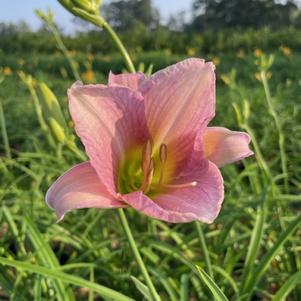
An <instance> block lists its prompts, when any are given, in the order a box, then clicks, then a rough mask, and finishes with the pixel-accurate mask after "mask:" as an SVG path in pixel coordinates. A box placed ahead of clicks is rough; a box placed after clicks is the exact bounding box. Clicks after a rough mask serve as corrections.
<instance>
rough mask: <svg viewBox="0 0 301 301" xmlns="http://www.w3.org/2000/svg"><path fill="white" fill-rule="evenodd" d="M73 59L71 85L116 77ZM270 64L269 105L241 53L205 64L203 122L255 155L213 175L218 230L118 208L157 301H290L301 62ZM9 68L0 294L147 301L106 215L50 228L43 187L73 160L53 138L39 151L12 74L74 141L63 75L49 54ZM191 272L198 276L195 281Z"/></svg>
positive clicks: (158, 56)
mask: <svg viewBox="0 0 301 301" xmlns="http://www.w3.org/2000/svg"><path fill="white" fill-rule="evenodd" d="M72 55H73V58H74V59H75V60H76V61H77V63H78V65H79V72H80V74H81V75H82V74H83V73H85V72H86V68H87V67H86V66H85V64H84V62H86V61H87V59H90V60H91V61H92V67H93V70H94V71H96V72H95V76H96V78H95V79H94V81H97V82H103V83H105V82H106V76H107V74H108V71H109V70H110V67H111V66H112V68H113V70H114V72H119V71H121V70H123V69H124V63H123V62H122V60H121V58H120V56H118V55H115V54H113V55H110V56H109V57H105V56H103V55H101V54H99V55H96V56H95V55H94V56H92V57H91V54H89V55H86V54H85V53H81V52H76V53H75V54H72ZM273 55H274V62H273V64H272V65H271V66H270V67H269V69H268V70H265V72H266V76H267V84H268V87H269V90H270V91H269V92H270V94H271V95H270V97H271V102H270V103H267V101H266V98H265V97H266V94H265V90H264V87H263V82H262V78H261V77H260V71H261V72H262V70H259V67H258V65H256V64H255V62H256V61H257V60H258V59H257V58H256V57H255V56H254V55H253V54H252V53H245V55H244V57H241V55H239V56H237V55H236V54H235V53H233V52H232V53H231V52H228V53H222V54H220V55H217V54H214V55H213V54H212V55H210V56H211V58H214V59H216V58H218V59H219V60H220V64H219V65H217V116H216V118H215V120H214V124H216V125H221V126H226V127H229V128H231V129H233V130H240V129H241V130H247V131H248V132H249V134H250V135H251V136H252V140H253V149H254V150H255V152H256V157H254V158H250V159H247V160H245V162H243V163H239V164H235V165H229V166H226V167H225V168H223V169H222V173H223V176H224V179H225V186H226V198H225V202H224V205H223V209H222V212H221V215H220V217H219V218H218V220H217V221H216V222H215V223H214V224H213V225H200V224H182V225H169V224H166V223H163V222H160V221H156V220H151V219H149V218H146V217H145V216H142V215H140V214H138V213H136V212H134V211H133V210H130V209H129V210H127V214H128V216H129V221H130V226H131V228H132V229H133V232H134V238H135V240H136V243H137V244H138V246H139V247H140V250H141V254H142V257H143V260H144V262H145V263H146V265H147V268H148V270H149V271H150V273H151V277H152V280H153V282H154V284H155V286H156V288H157V290H158V292H159V293H160V295H161V298H162V300H172V301H176V300H189V298H190V299H192V298H194V299H196V300H205V301H206V300H212V298H213V297H212V292H213V293H214V294H215V295H216V296H219V298H223V297H222V296H223V295H225V296H227V298H228V299H229V300H251V299H252V298H253V299H257V300H263V299H268V300H269V299H273V298H274V299H275V300H281V299H282V300H284V298H289V299H288V300H296V301H297V300H299V299H300V296H301V295H300V273H299V270H300V268H301V265H300V264H301V262H300V247H299V245H298V244H299V237H300V218H298V217H297V215H298V214H299V212H300V201H301V198H300V195H299V194H300V187H301V186H300V180H301V176H300V175H301V170H300V166H301V159H300V151H301V144H300V141H301V131H300V126H299V121H300V111H301V106H300V103H301V99H300V93H299V92H300V78H301V74H300V68H299V66H300V64H301V55H300V54H299V53H298V52H296V51H293V53H292V54H290V55H285V54H283V53H282V52H280V51H275V52H273ZM267 57H268V55H267ZM134 58H135V65H136V66H138V65H139V62H144V64H140V67H139V68H140V69H143V68H145V69H147V66H149V65H150V63H153V64H154V71H156V70H158V69H160V68H163V67H164V66H166V65H169V64H171V63H173V62H176V61H179V60H180V59H182V58H184V55H172V54H170V53H168V52H164V53H162V52H152V53H141V54H139V55H135V56H134ZM20 59H21V57H20V56H19V57H18V55H16V54H9V55H5V56H4V55H2V56H0V60H1V65H2V66H7V67H10V68H11V70H12V74H11V75H5V79H4V81H3V82H2V83H1V89H0V98H1V103H2V107H3V114H4V116H5V124H6V132H7V137H8V141H9V148H10V151H11V157H12V158H9V156H8V155H7V152H6V148H5V144H4V143H3V140H2V136H1V140H0V152H1V157H0V173H1V175H2V177H1V185H0V199H1V205H2V207H1V210H0V245H1V248H0V253H1V258H0V262H1V263H0V286H1V290H0V294H1V296H10V297H11V298H15V299H16V298H17V297H18V298H19V300H30V299H32V298H34V296H35V298H36V300H39V298H40V299H41V300H50V301H51V300H53V301H54V300H58V298H59V296H60V295H59V294H60V292H61V291H62V290H65V288H66V285H68V287H69V289H70V290H72V294H73V295H74V298H75V300H87V299H88V295H89V292H90V296H92V295H91V292H92V291H93V292H94V297H95V298H96V297H97V296H108V295H106V293H109V294H110V293H112V294H113V295H114V294H118V292H120V293H121V294H122V295H124V296H127V297H128V298H132V299H134V300H141V299H142V298H143V295H144V296H145V297H144V298H146V299H147V298H148V296H149V291H148V289H147V287H146V285H145V281H144V279H143V277H142V275H141V274H140V272H139V268H138V266H137V264H136V262H135V260H134V259H133V256H132V255H131V254H132V253H131V251H130V247H129V244H128V242H127V239H126V237H125V235H124V232H123V228H122V226H121V224H120V221H119V219H118V216H117V213H116V212H115V211H114V210H106V211H105V210H98V209H89V210H85V209H84V210H78V211H75V212H72V213H69V214H67V215H66V218H65V219H64V221H63V222H61V223H60V224H56V223H55V215H54V213H53V211H52V210H51V209H49V208H48V207H47V206H46V205H45V202H44V195H45V192H46V190H47V188H48V187H49V185H50V184H51V183H52V182H53V181H54V180H55V179H56V178H57V176H59V175H60V174H61V173H62V172H64V171H65V170H67V169H68V168H69V167H70V166H72V165H73V164H75V163H77V162H79V161H81V160H83V159H80V158H79V157H80V156H77V154H76V153H74V151H73V150H72V149H70V148H69V147H68V146H67V145H66V144H62V143H60V142H59V141H57V140H55V139H54V141H55V143H56V147H51V146H50V145H49V142H48V140H47V138H46V136H45V134H44V132H43V131H42V129H41V127H40V125H39V123H38V121H37V117H36V116H37V115H36V111H35V105H34V104H35V103H34V102H33V101H32V100H33V98H32V97H33V95H34V94H31V93H30V91H29V90H28V88H27V86H26V85H25V84H24V83H23V82H22V81H21V78H20V77H19V76H17V75H16V72H17V71H18V70H20V69H22V70H24V72H26V73H27V74H28V73H31V74H32V78H31V82H30V83H31V84H32V87H33V89H34V90H35V91H36V96H37V98H38V100H39V101H40V103H41V105H42V107H43V106H44V105H43V101H45V107H47V105H48V107H47V108H48V109H47V110H45V109H44V108H43V112H42V113H43V117H44V118H45V120H46V123H47V126H50V123H48V121H47V120H48V119H47V116H48V115H47V114H50V115H51V114H53V117H55V118H56V119H57V120H58V122H60V124H61V126H62V127H65V126H66V125H65V122H64V120H66V121H67V126H68V128H69V131H70V132H69V133H68V135H72V134H73V133H72V128H71V127H70V123H69V121H70V118H69V116H68V110H67V103H66V90H67V88H68V87H69V86H70V85H71V83H72V82H73V81H74V77H73V74H72V71H71V70H70V69H69V68H70V66H69V64H68V61H67V60H66V59H65V58H64V57H63V55H62V54H60V53H56V54H52V55H48V54H43V53H41V54H38V55H33V54H30V53H29V54H25V53H23V54H22V59H23V60H24V62H22V65H19V63H18V60H20ZM143 66H145V67H143ZM61 68H65V69H66V73H64V72H61ZM3 70H4V69H3ZM231 70H232V71H231ZM257 72H259V76H257V75H258V74H257ZM268 72H271V75H269V76H271V77H269V76H268V75H267V74H268ZM256 74H257V75H256ZM25 78H27V79H28V80H29V79H30V77H28V75H27V77H25ZM39 82H40V83H41V82H44V83H47V87H46V86H45V85H44V84H38V83H39ZM16 87H18V89H16ZM40 88H41V89H40ZM50 89H51V90H50ZM40 90H41V91H40ZM44 98H45V99H44ZM47 101H48V102H47ZM232 105H234V107H235V108H236V111H234V110H233V106H232ZM270 105H272V106H273V110H274V113H273V114H276V116H277V118H276V119H277V120H278V122H280V129H281V131H282V132H283V134H284V136H285V144H284V151H285V154H286V155H287V156H288V158H289V160H288V164H287V173H288V187H286V186H285V175H284V174H283V171H282V167H281V155H280V151H279V129H278V128H277V127H276V126H275V115H273V114H271V110H270V109H271V108H270V107H269V106H270ZM51 112H52V113H51ZM236 117H238V119H239V120H236ZM51 134H52V133H51ZM259 154H261V156H259ZM199 226H201V228H200V227H199ZM196 266H198V267H200V268H201V269H202V270H201V272H200V273H201V275H200V274H199V271H198V270H197V269H196ZM204 271H205V272H204ZM38 275H40V276H38ZM108 288H110V289H112V290H113V292H112V291H111V290H109V291H108ZM66 292H67V290H66ZM221 292H222V294H223V295H222V294H221ZM64 297H65V299H66V298H67V295H65V296H64ZM121 298H126V297H121ZM17 300H18V299H17ZM66 300H67V299H66ZM121 300H122V299H121ZM125 300H126V299H125Z"/></svg>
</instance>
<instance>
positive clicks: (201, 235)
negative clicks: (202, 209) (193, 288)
mask: <svg viewBox="0 0 301 301" xmlns="http://www.w3.org/2000/svg"><path fill="white" fill-rule="evenodd" d="M195 226H196V230H197V233H198V235H199V240H200V243H201V247H202V250H203V254H204V258H205V263H206V267H207V272H208V275H209V276H210V277H211V278H212V279H213V280H214V276H213V271H212V265H211V261H210V257H209V251H208V248H207V244H206V240H205V235H204V232H203V229H202V226H201V224H200V222H195Z"/></svg>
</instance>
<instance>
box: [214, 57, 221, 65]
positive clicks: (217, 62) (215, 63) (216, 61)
mask: <svg viewBox="0 0 301 301" xmlns="http://www.w3.org/2000/svg"><path fill="white" fill-rule="evenodd" d="M220 62H221V60H220V58H219V57H218V56H215V57H214V58H212V63H213V64H214V65H215V66H217V65H219V63H220Z"/></svg>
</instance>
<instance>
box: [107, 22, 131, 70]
mask: <svg viewBox="0 0 301 301" xmlns="http://www.w3.org/2000/svg"><path fill="white" fill-rule="evenodd" d="M102 27H103V29H105V30H106V31H107V33H108V34H109V35H110V36H111V38H112V40H113V41H114V42H115V44H116V46H117V47H118V49H119V51H120V53H121V55H122V56H123V59H124V61H125V63H126V65H127V68H128V69H129V71H130V72H136V70H135V67H134V64H133V62H132V60H131V57H130V55H129V53H128V52H127V50H126V49H125V47H124V45H123V43H122V42H121V40H120V38H119V37H118V35H117V34H116V32H115V31H114V29H113V28H112V27H111V26H110V25H109V24H108V23H107V22H106V21H104V22H103V24H102Z"/></svg>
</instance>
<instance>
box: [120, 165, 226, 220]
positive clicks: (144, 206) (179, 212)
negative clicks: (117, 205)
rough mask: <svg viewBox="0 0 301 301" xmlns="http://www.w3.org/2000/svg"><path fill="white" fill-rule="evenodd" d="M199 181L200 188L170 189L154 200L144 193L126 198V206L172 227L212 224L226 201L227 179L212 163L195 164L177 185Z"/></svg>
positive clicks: (180, 178)
mask: <svg viewBox="0 0 301 301" xmlns="http://www.w3.org/2000/svg"><path fill="white" fill-rule="evenodd" d="M193 181H197V185H196V186H194V187H193V186H190V187H186V188H177V189H176V188H169V191H167V192H166V193H164V194H161V195H158V196H156V197H154V198H153V199H151V198H149V197H148V196H146V195H144V194H143V193H142V192H139V191H138V192H133V193H130V194H127V195H123V200H124V202H126V203H128V204H129V205H130V206H131V207H133V208H135V209H136V210H138V211H140V212H142V213H144V214H146V215H148V216H150V217H152V218H157V219H160V220H163V221H166V222H170V223H186V222H191V221H195V220H197V221H202V222H205V223H212V222H213V221H214V219H215V218H216V217H217V215H218V213H219V211H220V209H221V204H222V201H223V198H224V188H223V178H222V176H221V174H220V171H219V169H218V168H217V167H216V166H215V165H214V164H213V163H211V162H210V161H207V160H202V161H201V162H198V163H196V162H194V163H193V165H191V166H189V168H187V170H186V173H185V172H184V173H183V174H182V176H181V177H179V178H178V179H177V181H175V183H173V184H182V183H189V182H193Z"/></svg>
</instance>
